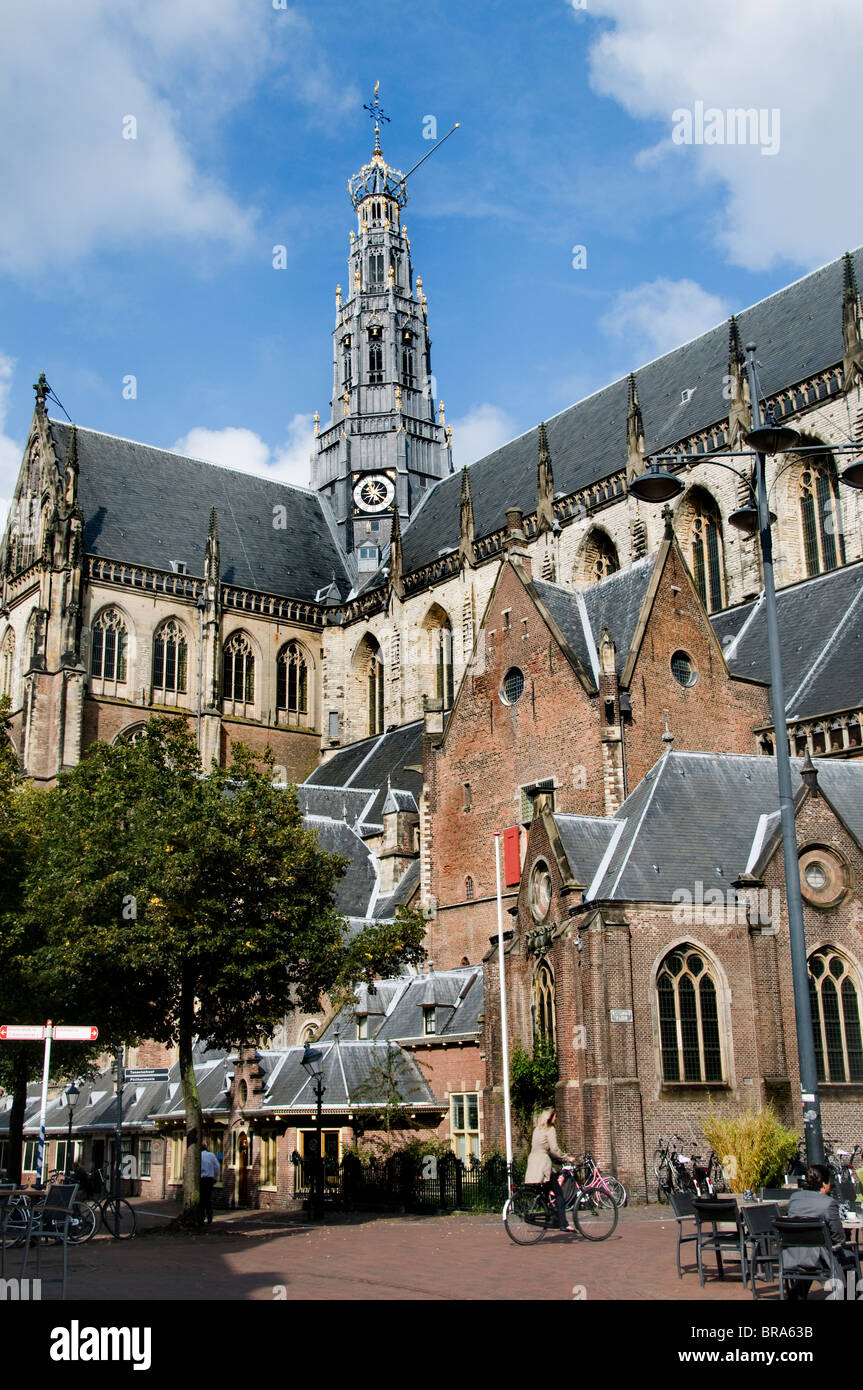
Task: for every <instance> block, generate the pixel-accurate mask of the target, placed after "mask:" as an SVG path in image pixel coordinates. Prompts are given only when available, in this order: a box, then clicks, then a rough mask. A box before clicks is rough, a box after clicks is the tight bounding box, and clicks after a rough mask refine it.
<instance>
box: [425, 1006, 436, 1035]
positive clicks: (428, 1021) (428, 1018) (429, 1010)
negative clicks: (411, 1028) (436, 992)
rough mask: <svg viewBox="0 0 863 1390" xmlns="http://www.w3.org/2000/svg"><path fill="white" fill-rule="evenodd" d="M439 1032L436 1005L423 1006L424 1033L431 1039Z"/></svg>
mask: <svg viewBox="0 0 863 1390" xmlns="http://www.w3.org/2000/svg"><path fill="white" fill-rule="evenodd" d="M436 1032H437V1020H436V1018H435V1006H434V1004H423V1033H424V1034H425V1036H426V1037H427V1038H431V1037H433V1036H434V1034H435V1033H436Z"/></svg>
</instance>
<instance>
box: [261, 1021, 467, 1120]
mask: <svg viewBox="0 0 863 1390" xmlns="http://www.w3.org/2000/svg"><path fill="white" fill-rule="evenodd" d="M315 1047H319V1048H320V1049H321V1050H322V1052H323V1054H324V1056H323V1059H322V1063H321V1065H322V1069H323V1083H324V1096H323V1107H322V1108H323V1110H324V1111H327V1110H329V1111H336V1110H345V1109H346V1108H348V1107H350V1108H356V1107H359V1106H363V1105H374V1104H375V1102H376V1101H377V1103H378V1104H380V1103H381V1100H382V1099H383V1098H384V1097H383V1096H382V1095H381V1094H380V1091H379V1089H378V1088H377V1087H376V1086H375V1084H374V1083H375V1078H374V1076H373V1075H372V1073H373V1072H374V1070H375V1068H380V1067H381V1066H382V1065H384V1064H385V1063H386V1058H387V1046H386V1044H385V1043H383V1044H382V1043H377V1042H374V1041H368V1042H365V1041H364V1042H347V1041H342V1040H341V1039H339V1040H338V1042H336V1041H334V1040H332V1039H330V1038H327V1039H323V1038H322V1039H320V1040H319V1041H317V1042H316V1043H315ZM395 1052H396V1061H395V1076H396V1080H397V1083H398V1087H399V1092H400V1094H401V1096H402V1098H403V1100H404V1101H406V1102H407V1103H408V1104H409V1105H410V1106H412V1107H414V1108H418V1109H430V1110H439V1109H440V1108H441V1105H442V1104H444V1105H445V1104H446V1102H440V1101H436V1100H435V1098H434V1095H433V1093H432V1091H431V1088H430V1086H429V1084H428V1082H427V1081H426V1079H425V1077H424V1076H423V1074H422V1072H421V1071H420V1069H419V1067H418V1066H417V1064H416V1062H415V1061H414V1060H413V1058H412V1057H411V1056H410V1054H409V1053H406V1052H403V1051H402V1050H401V1049H400V1048H396V1049H395ZM271 1055H274V1056H278V1065H277V1066H276V1067H275V1068H274V1069H273V1071H272V1073H271V1075H270V1076H269V1077H268V1078H267V1079H266V1080H265V1084H264V1092H263V1095H262V1097H261V1103H262V1108H263V1109H264V1110H271V1111H276V1110H277V1111H281V1112H282V1113H290V1112H291V1111H295V1112H296V1111H299V1112H300V1113H302V1114H308V1113H309V1111H313V1110H314V1109H315V1105H316V1101H315V1090H314V1086H313V1083H312V1081H311V1078H310V1077H309V1076H308V1075H307V1073H306V1072H305V1071H304V1070H303V1066H302V1059H303V1049H302V1048H301V1047H291V1048H286V1049H285V1050H284V1051H283V1052H281V1053H279V1054H271Z"/></svg>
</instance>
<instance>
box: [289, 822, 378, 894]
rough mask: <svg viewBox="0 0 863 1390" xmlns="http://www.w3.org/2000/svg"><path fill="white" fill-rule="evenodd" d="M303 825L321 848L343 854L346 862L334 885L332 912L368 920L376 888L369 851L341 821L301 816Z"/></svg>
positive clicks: (374, 864) (372, 860)
mask: <svg viewBox="0 0 863 1390" xmlns="http://www.w3.org/2000/svg"><path fill="white" fill-rule="evenodd" d="M303 823H304V825H305V826H306V827H307V829H309V830H314V831H316V832H317V836H318V844H319V845H320V847H321V849H323V850H326V851H327V853H328V854H343V855H344V856H345V858H346V859H347V860H348V867H347V869H346V871H345V874H344V877H343V878H341V879H339V882H338V884H337V885H336V911H337V912H340V913H341V914H342V916H344V917H353V918H357V919H363V920H365V919H366V918H368V917H370V916H371V915H372V913H373V909H374V904H375V898H376V897H377V888H378V873H377V866H376V862H375V857H374V855H373V854H372V852H371V850H370V849H369V848H368V846H367V845H366V844H365V843H364V842H363V840H362V839H361V838H360V836H359V835H358V834H357V833H356V831H355V830H352V829H351V827H350V826H349V825H347V824H346V823H345V822H344V821H342V820H324V819H323V818H322V817H320V816H304V817H303Z"/></svg>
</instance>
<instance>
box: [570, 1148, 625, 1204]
mask: <svg viewBox="0 0 863 1390" xmlns="http://www.w3.org/2000/svg"><path fill="white" fill-rule="evenodd" d="M578 1181H579V1183H580V1185H581V1186H582V1187H583V1188H584V1189H585V1190H586V1191H591V1190H592V1191H595V1192H596V1193H597V1195H598V1196H600V1197H601V1198H602V1199H603V1200H607V1201H610V1202H613V1203H614V1205H615V1206H618V1207H625V1206H626V1203H627V1201H628V1200H629V1197H628V1194H627V1191H626V1188H625V1187H624V1185H623V1183H622V1182H621V1181H620V1179H619V1178H615V1177H613V1176H612V1175H611V1174H605V1173H602V1172H601V1171H600V1168H599V1164H598V1163H597V1161H596V1159H595V1158H594V1157H593V1154H591V1153H583V1154H582V1155H581V1157H580V1158H579V1160H578Z"/></svg>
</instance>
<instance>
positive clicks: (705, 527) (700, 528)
mask: <svg viewBox="0 0 863 1390" xmlns="http://www.w3.org/2000/svg"><path fill="white" fill-rule="evenodd" d="M693 506H694V515H693V517H692V533H691V534H692V541H691V543H692V575H693V578H694V579H695V587H696V588H697V590H698V593H699V595H700V598H701V602H702V603H703V604H704V607H705V608H706V609H707V611H708V613H715V612H716V611H717V609H719V608H721V607H722V605H723V597H722V521H721V519H720V516H719V508H718V507H717V506H716V504H715V502H714V501H713V499H712V497H708V496H707V494H706V493H697V494H696V496H695V497H694V498H693Z"/></svg>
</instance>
